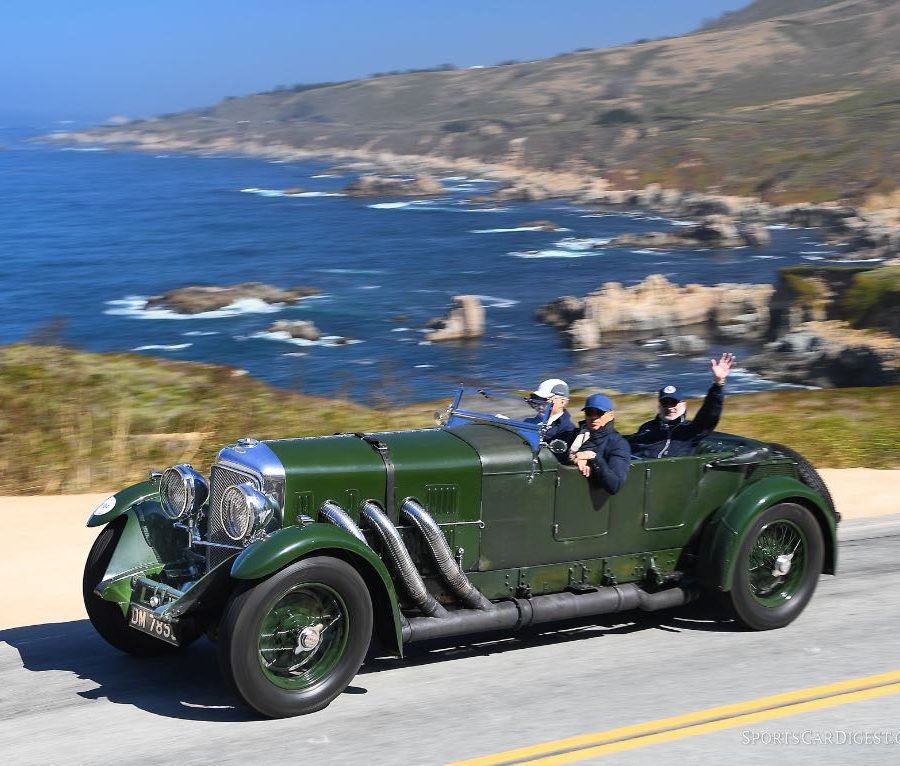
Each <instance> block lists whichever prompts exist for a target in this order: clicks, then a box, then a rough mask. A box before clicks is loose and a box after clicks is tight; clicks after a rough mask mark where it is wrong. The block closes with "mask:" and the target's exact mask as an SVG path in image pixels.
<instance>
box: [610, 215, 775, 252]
mask: <svg viewBox="0 0 900 766" xmlns="http://www.w3.org/2000/svg"><path fill="white" fill-rule="evenodd" d="M771 239H772V238H771V236H770V235H769V230H768V229H767V228H766V227H765V224H762V223H759V222H754V221H747V222H738V221H736V220H735V219H734V218H731V217H729V216H725V215H710V216H706V217H705V218H703V219H702V220H701V221H700V222H699V223H696V224H693V225H691V226H684V227H681V228H678V229H675V230H672V231H651V232H645V233H642V234H623V235H621V236H619V237H614V238H613V239H611V240H610V241H609V243H608V244H607V246H608V247H626V248H627V247H655V248H670V247H709V248H726V247H746V246H750V247H765V246H766V245H768V244H769V243H770V242H771Z"/></svg>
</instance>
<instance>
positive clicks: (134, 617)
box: [128, 604, 178, 646]
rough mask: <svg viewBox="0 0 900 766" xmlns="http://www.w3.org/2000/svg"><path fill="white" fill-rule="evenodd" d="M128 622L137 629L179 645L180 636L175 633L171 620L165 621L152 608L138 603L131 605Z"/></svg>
mask: <svg viewBox="0 0 900 766" xmlns="http://www.w3.org/2000/svg"><path fill="white" fill-rule="evenodd" d="M128 624H129V625H130V626H131V627H132V628H134V629H135V630H139V631H141V633H146V634H147V635H150V636H153V637H154V638H158V639H160V641H165V642H167V643H169V644H174V645H175V646H178V638H177V637H176V635H175V626H174V625H172V624H171V623H169V622H163V621H162V620H160V619H159V617H157V616H156V615H155V614H153V612H152V611H151V610H150V609H147V608H146V607H143V606H138V605H137V604H132V605H131V610H130V611H129V612H128Z"/></svg>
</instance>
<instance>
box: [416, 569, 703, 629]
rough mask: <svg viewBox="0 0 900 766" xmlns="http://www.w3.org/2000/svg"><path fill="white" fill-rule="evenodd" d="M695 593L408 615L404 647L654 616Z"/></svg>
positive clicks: (563, 596)
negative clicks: (634, 613) (640, 613)
mask: <svg viewBox="0 0 900 766" xmlns="http://www.w3.org/2000/svg"><path fill="white" fill-rule="evenodd" d="M696 597H697V591H696V590H694V589H693V588H686V587H683V586H678V587H675V588H670V589H668V590H663V591H659V592H657V593H648V592H647V591H645V590H642V589H641V588H640V587H639V586H637V585H635V584H634V583H628V584H626V585H615V586H607V587H602V588H598V589H597V590H596V591H591V592H589V593H551V594H547V595H544V596H534V597H533V598H530V599H524V598H522V599H520V598H517V599H511V600H509V601H501V602H499V603H496V604H493V608H492V609H490V610H486V611H483V610H479V609H459V610H458V611H455V612H451V613H450V614H449V615H448V616H447V617H444V618H442V619H440V620H435V619H433V618H431V617H411V618H409V619H408V620H407V622H406V624H404V625H403V640H404V641H405V642H407V643H414V642H416V641H425V640H429V639H435V638H449V637H451V636H461V635H465V634H467V633H478V632H488V631H494V630H504V631H516V630H520V629H522V628H526V627H528V626H529V625H540V624H542V623H547V622H556V621H557V620H571V619H574V618H577V617H593V616H595V615H600V614H608V613H612V612H624V611H628V610H631V609H642V610H644V611H647V612H653V611H656V610H657V609H668V608H669V607H673V606H681V605H682V604H687V603H688V602H690V601H693V600H694V599H695V598H696Z"/></svg>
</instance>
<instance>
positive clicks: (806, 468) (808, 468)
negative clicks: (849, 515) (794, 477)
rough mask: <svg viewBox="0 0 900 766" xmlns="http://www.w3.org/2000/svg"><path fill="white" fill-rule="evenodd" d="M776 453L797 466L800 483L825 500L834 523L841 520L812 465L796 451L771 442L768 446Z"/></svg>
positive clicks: (826, 488) (823, 482)
mask: <svg viewBox="0 0 900 766" xmlns="http://www.w3.org/2000/svg"><path fill="white" fill-rule="evenodd" d="M769 447H771V448H772V449H773V450H775V451H776V452H780V453H781V454H782V455H786V456H787V457H789V458H791V460H793V461H794V462H795V463H796V464H797V473H798V474H799V476H800V481H802V482H803V483H804V484H805V485H806V486H807V487H809V488H810V489H811V490H814V491H815V492H818V493H819V494H820V495H821V496H822V497H823V498H825V502H826V503H827V505H828V510H830V511H831V512H832V513H833V514H834V518H835V520H836V521H840V520H841V514H839V513H838V512H837V510H836V509H835V507H834V500H833V499H832V497H831V493H830V492H829V491H828V487H827V486H826V485H825V481H824V480H823V479H822V477H821V476H820V475H819V472H818V471H817V470H816V469H815V468H813V464H812V463H810V462H809V461H808V460H807V459H806V458H805V457H803V455H801V454H800V453H799V452H797V451H796V450H793V449H791V448H790V447H786V446H784V445H783V444H776V443H775V442H771V443H770V444H769Z"/></svg>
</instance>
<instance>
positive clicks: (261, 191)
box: [241, 186, 346, 197]
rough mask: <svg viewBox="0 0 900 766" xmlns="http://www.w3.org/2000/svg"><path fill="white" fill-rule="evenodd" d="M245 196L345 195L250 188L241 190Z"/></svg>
mask: <svg viewBox="0 0 900 766" xmlns="http://www.w3.org/2000/svg"><path fill="white" fill-rule="evenodd" d="M241 191H242V192H244V193H245V194H257V195H259V196H260V197H345V196H346V195H345V194H341V193H340V192H323V191H308V192H297V193H296V194H288V193H287V192H284V191H282V190H281V189H257V188H256V187H255V186H251V187H249V188H247V189H241Z"/></svg>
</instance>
